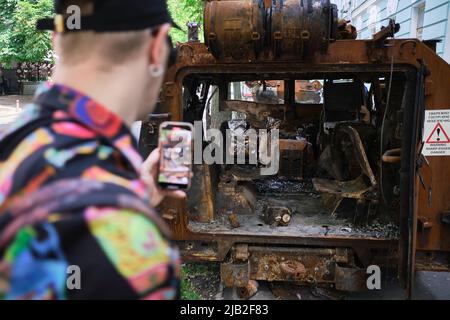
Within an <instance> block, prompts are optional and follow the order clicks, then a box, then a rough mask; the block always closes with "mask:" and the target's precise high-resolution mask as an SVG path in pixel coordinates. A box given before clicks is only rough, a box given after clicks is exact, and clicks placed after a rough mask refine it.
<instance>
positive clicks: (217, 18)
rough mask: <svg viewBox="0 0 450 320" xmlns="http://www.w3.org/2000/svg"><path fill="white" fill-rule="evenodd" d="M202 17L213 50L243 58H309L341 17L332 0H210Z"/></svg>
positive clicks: (216, 53) (224, 57)
mask: <svg viewBox="0 0 450 320" xmlns="http://www.w3.org/2000/svg"><path fill="white" fill-rule="evenodd" d="M204 20H205V27H204V30H205V42H206V45H207V46H208V48H209V50H210V51H211V53H212V54H213V55H214V56H215V57H216V58H217V59H219V60H230V59H231V60H239V61H252V60H255V59H258V58H260V57H266V58H274V59H280V60H289V59H296V60H302V59H306V58H308V57H309V56H312V55H313V54H314V53H315V52H317V51H318V50H321V49H322V50H326V48H327V47H328V43H329V42H330V41H331V40H333V39H335V37H336V32H337V23H338V20H337V7H336V5H332V4H330V0H272V1H264V0H240V1H237V0H208V1H207V2H206V4H205V17H204ZM263 51H264V52H263Z"/></svg>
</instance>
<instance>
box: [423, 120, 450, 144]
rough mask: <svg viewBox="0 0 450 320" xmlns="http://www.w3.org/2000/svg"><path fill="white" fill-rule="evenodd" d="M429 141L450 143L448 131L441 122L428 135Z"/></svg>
mask: <svg viewBox="0 0 450 320" xmlns="http://www.w3.org/2000/svg"><path fill="white" fill-rule="evenodd" d="M427 143H450V139H449V138H448V135H447V132H445V130H444V128H443V127H442V125H441V124H440V123H439V122H438V123H437V124H436V127H434V129H433V131H432V132H431V134H430V136H429V137H428V140H427Z"/></svg>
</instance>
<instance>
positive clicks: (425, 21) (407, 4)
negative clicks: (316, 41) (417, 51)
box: [331, 0, 450, 63]
mask: <svg viewBox="0 0 450 320" xmlns="http://www.w3.org/2000/svg"><path fill="white" fill-rule="evenodd" d="M331 2H333V3H335V4H337V6H338V9H339V17H340V18H342V19H347V20H351V22H352V24H353V25H354V26H355V27H356V29H357V30H358V39H368V38H371V37H372V35H373V34H374V33H376V32H377V31H379V30H380V29H381V26H383V25H386V24H387V22H388V20H389V19H395V21H396V22H397V23H400V32H399V33H397V34H396V37H397V38H419V39H421V40H432V39H433V40H440V41H441V42H439V43H438V44H437V48H436V52H437V53H438V55H440V56H441V57H442V58H444V59H445V60H446V61H447V62H448V63H450V0H332V1H331Z"/></svg>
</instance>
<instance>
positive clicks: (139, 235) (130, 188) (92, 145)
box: [0, 84, 179, 299]
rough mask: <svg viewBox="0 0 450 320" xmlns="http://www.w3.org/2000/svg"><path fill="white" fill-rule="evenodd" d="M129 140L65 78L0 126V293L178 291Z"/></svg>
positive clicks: (91, 295) (136, 294)
mask: <svg viewBox="0 0 450 320" xmlns="http://www.w3.org/2000/svg"><path fill="white" fill-rule="evenodd" d="M0 130H1V129H0ZM135 145H136V143H135V141H134V138H133V137H132V135H131V133H130V131H129V129H128V128H127V127H126V126H125V125H124V124H123V122H122V121H121V119H120V118H119V117H117V116H116V115H115V114H113V113H112V112H110V111H108V110H107V109H106V108H105V107H103V106H101V105H100V104H98V103H96V102H95V101H93V100H92V99H90V98H89V97H87V96H85V95H83V94H81V93H79V92H77V91H75V90H72V89H70V88H68V87H65V86H62V85H50V84H46V85H45V86H44V87H42V88H40V89H39V90H38V93H37V94H36V97H35V100H34V102H33V103H32V104H30V105H28V106H27V107H26V108H25V110H24V113H23V114H22V116H21V119H20V121H19V122H17V123H15V124H14V125H13V126H10V127H9V128H8V129H6V131H5V130H4V132H1V131H0V259H1V260H0V298H4V299H175V298H177V297H178V293H179V256H178V251H177V250H176V249H175V248H174V247H172V246H171V244H170V241H169V233H168V231H167V230H166V227H165V225H164V223H163V222H162V221H161V220H160V218H159V217H158V216H157V215H156V214H155V213H154V212H153V211H152V210H151V209H150V208H149V206H148V203H149V202H148V195H147V192H148V191H147V189H146V187H145V185H144V183H143V182H142V181H141V180H140V179H139V168H140V166H141V163H142V159H141V157H140V155H139V153H138V152H137V150H136V148H135V147H134V146H135Z"/></svg>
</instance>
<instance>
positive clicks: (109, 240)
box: [85, 208, 179, 300]
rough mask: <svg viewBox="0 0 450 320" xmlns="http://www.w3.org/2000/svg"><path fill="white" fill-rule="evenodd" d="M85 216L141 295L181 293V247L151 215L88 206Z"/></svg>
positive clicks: (113, 261) (163, 297)
mask: <svg viewBox="0 0 450 320" xmlns="http://www.w3.org/2000/svg"><path fill="white" fill-rule="evenodd" d="M85 219H86V223H87V226H88V229H89V231H90V233H91V234H92V235H93V237H94V238H95V239H96V241H97V242H98V244H99V245H100V247H101V248H102V250H103V252H104V253H105V255H106V257H107V258H108V260H109V261H110V262H111V264H112V265H113V266H114V267H115V269H116V270H117V271H118V272H119V273H120V275H121V276H123V277H124V279H125V280H126V281H127V282H128V284H129V285H130V286H131V288H132V289H133V290H134V291H135V292H136V293H137V295H138V296H139V297H140V298H141V299H146V300H147V299H148V300H166V299H176V298H177V297H178V283H179V256H178V251H177V250H176V249H174V248H172V247H171V245H170V243H169V242H168V241H167V240H165V239H164V238H163V237H162V236H161V234H160V232H159V231H158V229H157V228H156V226H155V225H154V224H153V223H152V221H151V220H150V219H148V218H147V217H146V216H144V215H143V214H139V213H136V212H133V211H127V210H120V209H116V208H88V209H86V212H85Z"/></svg>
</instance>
